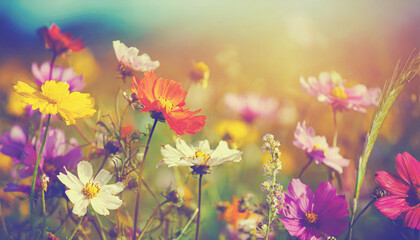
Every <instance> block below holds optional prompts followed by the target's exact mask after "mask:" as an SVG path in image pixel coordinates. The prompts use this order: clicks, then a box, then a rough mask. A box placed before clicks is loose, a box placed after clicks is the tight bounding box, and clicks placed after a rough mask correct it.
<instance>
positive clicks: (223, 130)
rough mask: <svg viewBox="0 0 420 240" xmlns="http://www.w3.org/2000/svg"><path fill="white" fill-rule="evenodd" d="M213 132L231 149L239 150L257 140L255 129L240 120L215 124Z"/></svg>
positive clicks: (226, 120)
mask: <svg viewBox="0 0 420 240" xmlns="http://www.w3.org/2000/svg"><path fill="white" fill-rule="evenodd" d="M214 130H215V132H216V133H217V135H219V136H220V137H221V138H222V139H223V140H224V141H226V142H228V143H229V145H230V146H231V147H232V148H240V147H242V146H243V145H245V144H248V143H253V142H255V141H256V140H257V138H258V132H257V129H256V128H253V127H251V126H250V125H249V124H247V123H246V122H244V121H240V120H228V119H225V120H222V121H220V122H218V123H217V124H216V126H215V127H214Z"/></svg>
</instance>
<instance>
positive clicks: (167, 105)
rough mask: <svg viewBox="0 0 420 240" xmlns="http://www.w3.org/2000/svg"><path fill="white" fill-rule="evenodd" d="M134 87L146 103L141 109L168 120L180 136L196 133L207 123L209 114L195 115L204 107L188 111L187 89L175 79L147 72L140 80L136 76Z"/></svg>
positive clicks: (134, 90) (159, 118)
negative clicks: (182, 87)
mask: <svg viewBox="0 0 420 240" xmlns="http://www.w3.org/2000/svg"><path fill="white" fill-rule="evenodd" d="M131 90H132V91H133V93H135V94H136V97H137V98H138V99H139V100H140V101H141V103H142V104H143V105H144V108H143V109H142V111H141V112H150V113H151V116H152V118H154V119H158V120H160V121H166V122H167V123H168V125H169V127H171V128H172V130H174V131H175V133H176V134H178V135H183V134H185V133H186V134H189V135H193V134H195V133H197V132H199V131H201V129H202V128H203V127H204V124H205V123H206V116H203V115H199V116H194V115H195V114H197V113H198V112H200V111H201V109H199V110H197V111H189V108H188V107H185V106H184V105H185V96H186V95H187V92H186V91H184V90H182V89H181V84H180V83H178V82H176V81H174V80H171V79H162V78H157V77H156V75H155V73H154V72H145V73H144V78H143V79H142V80H141V81H139V80H138V79H137V77H136V76H134V77H133V82H132V84H131Z"/></svg>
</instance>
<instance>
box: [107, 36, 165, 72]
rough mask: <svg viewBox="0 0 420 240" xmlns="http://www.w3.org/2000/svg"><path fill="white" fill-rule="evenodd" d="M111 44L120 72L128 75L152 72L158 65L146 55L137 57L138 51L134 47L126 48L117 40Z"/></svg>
mask: <svg viewBox="0 0 420 240" xmlns="http://www.w3.org/2000/svg"><path fill="white" fill-rule="evenodd" d="M112 44H113V46H114V51H115V56H116V57H117V60H118V62H119V63H120V69H121V71H122V72H124V73H126V74H128V75H130V74H131V72H133V71H141V72H147V71H154V70H155V69H156V68H158V67H159V65H160V63H159V61H152V59H150V56H149V55H147V54H146V53H143V54H142V55H140V56H139V50H138V49H137V48H135V47H127V46H126V45H125V44H124V43H122V42H120V41H119V40H118V41H113V42H112Z"/></svg>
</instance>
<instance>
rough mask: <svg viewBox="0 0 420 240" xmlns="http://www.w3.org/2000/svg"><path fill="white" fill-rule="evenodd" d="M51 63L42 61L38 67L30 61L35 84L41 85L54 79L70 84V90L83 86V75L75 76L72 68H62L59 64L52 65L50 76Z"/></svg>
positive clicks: (77, 89) (76, 89)
mask: <svg viewBox="0 0 420 240" xmlns="http://www.w3.org/2000/svg"><path fill="white" fill-rule="evenodd" d="M50 69H51V63H50V62H44V63H43V64H42V65H41V66H40V67H38V65H37V64H36V63H32V74H33V75H34V77H35V79H36V84H38V85H39V86H41V85H42V84H44V83H45V81H48V80H56V81H61V82H66V83H68V84H69V85H70V88H69V90H70V91H80V90H82V89H83V88H84V87H85V85H86V84H85V83H84V82H83V76H82V75H79V76H77V74H76V72H75V71H74V70H73V68H64V67H60V66H54V67H53V71H52V76H51V79H49V78H50Z"/></svg>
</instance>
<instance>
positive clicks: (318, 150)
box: [293, 122, 350, 174]
mask: <svg viewBox="0 0 420 240" xmlns="http://www.w3.org/2000/svg"><path fill="white" fill-rule="evenodd" d="M293 144H294V145H295V146H296V147H298V148H300V149H302V150H303V151H305V152H306V154H307V155H308V157H309V158H310V159H311V160H314V161H315V163H316V164H319V163H322V164H324V165H325V166H327V167H329V168H332V169H334V170H335V171H337V172H339V173H340V174H341V173H343V167H347V166H348V165H349V164H350V161H349V160H348V159H345V158H343V157H342V156H341V155H340V153H339V152H340V149H339V148H338V147H330V146H329V145H328V143H327V139H325V137H324V136H316V135H315V131H314V129H313V128H311V127H307V126H306V124H305V122H303V123H300V122H299V123H298V125H297V128H296V131H295V139H294V141H293Z"/></svg>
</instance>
